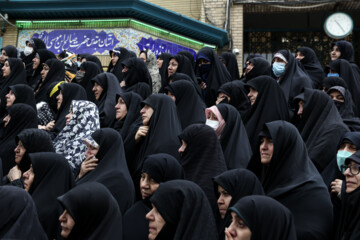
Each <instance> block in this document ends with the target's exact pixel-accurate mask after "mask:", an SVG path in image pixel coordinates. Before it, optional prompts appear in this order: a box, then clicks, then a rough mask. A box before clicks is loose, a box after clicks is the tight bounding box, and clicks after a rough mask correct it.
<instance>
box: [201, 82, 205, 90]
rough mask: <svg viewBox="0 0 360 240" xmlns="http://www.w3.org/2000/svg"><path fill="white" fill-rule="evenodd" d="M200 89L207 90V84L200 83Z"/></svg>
mask: <svg viewBox="0 0 360 240" xmlns="http://www.w3.org/2000/svg"><path fill="white" fill-rule="evenodd" d="M200 88H201V89H202V90H204V89H206V83H205V82H201V83H200Z"/></svg>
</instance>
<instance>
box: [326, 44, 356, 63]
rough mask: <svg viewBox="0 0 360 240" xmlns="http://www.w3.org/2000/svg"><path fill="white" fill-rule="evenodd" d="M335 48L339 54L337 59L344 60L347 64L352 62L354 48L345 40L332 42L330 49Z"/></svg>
mask: <svg viewBox="0 0 360 240" xmlns="http://www.w3.org/2000/svg"><path fill="white" fill-rule="evenodd" d="M335 45H336V46H337V47H338V48H339V50H340V52H341V55H340V57H339V59H345V60H347V61H349V62H353V61H354V52H355V51H354V47H353V45H352V44H351V43H350V42H348V41H345V40H341V41H337V42H333V43H332V44H331V49H332V48H333V47H334V46H335Z"/></svg>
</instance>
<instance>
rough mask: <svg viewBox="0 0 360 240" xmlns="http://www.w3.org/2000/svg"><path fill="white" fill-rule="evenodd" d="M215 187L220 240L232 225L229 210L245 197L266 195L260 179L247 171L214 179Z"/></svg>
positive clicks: (226, 174) (224, 174)
mask: <svg viewBox="0 0 360 240" xmlns="http://www.w3.org/2000/svg"><path fill="white" fill-rule="evenodd" d="M214 187H215V194H216V196H217V197H218V199H217V205H218V212H216V214H215V216H216V223H217V226H218V230H219V236H220V238H219V239H224V237H225V233H224V231H225V228H227V227H229V225H230V224H231V214H230V211H228V209H229V208H230V207H233V206H234V204H235V203H237V202H238V201H239V200H240V199H241V198H243V197H245V196H248V195H264V194H265V193H264V190H263V188H262V185H261V183H260V181H259V179H258V178H257V177H256V176H255V174H253V173H252V172H250V171H249V170H246V169H233V170H229V171H226V172H224V173H222V174H220V175H218V176H216V177H214Z"/></svg>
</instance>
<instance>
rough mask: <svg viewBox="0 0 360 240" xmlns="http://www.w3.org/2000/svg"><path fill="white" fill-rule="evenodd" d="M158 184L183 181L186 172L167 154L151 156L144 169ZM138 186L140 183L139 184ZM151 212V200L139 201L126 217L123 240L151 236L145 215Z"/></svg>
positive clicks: (145, 161)
mask: <svg viewBox="0 0 360 240" xmlns="http://www.w3.org/2000/svg"><path fill="white" fill-rule="evenodd" d="M142 172H143V173H147V174H148V175H149V176H150V177H151V178H152V179H154V180H155V181H156V182H157V183H162V182H166V181H170V180H175V179H183V178H184V171H183V168H182V167H181V165H180V164H179V162H178V160H176V158H174V157H173V156H171V155H169V154H166V153H158V154H153V155H149V156H147V157H146V158H145V160H144V165H143V169H142ZM137 184H138V183H137ZM150 210H151V205H150V202H149V199H148V198H147V199H145V200H142V201H138V202H137V203H135V204H134V205H133V206H132V207H131V208H130V209H129V210H128V211H127V212H126V213H125V215H124V218H123V220H124V221H123V229H124V235H123V239H124V240H125V239H129V240H130V239H146V238H147V236H148V234H149V222H148V220H146V219H145V215H146V214H147V213H148V212H149V211H150Z"/></svg>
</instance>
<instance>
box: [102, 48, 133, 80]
mask: <svg viewBox="0 0 360 240" xmlns="http://www.w3.org/2000/svg"><path fill="white" fill-rule="evenodd" d="M114 50H115V51H118V52H120V53H119V54H117V52H114V51H112V50H111V51H109V52H110V57H111V54H112V53H113V52H114V53H115V55H117V56H118V57H119V59H118V61H117V62H116V64H115V66H114V65H113V64H112V61H110V63H109V67H108V70H107V72H110V73H112V74H114V75H115V76H116V78H117V80H118V83H120V82H121V81H122V80H123V73H122V70H123V66H122V64H121V63H122V61H124V60H125V59H127V58H129V51H128V50H127V49H126V48H123V47H120V48H115V49H114Z"/></svg>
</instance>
